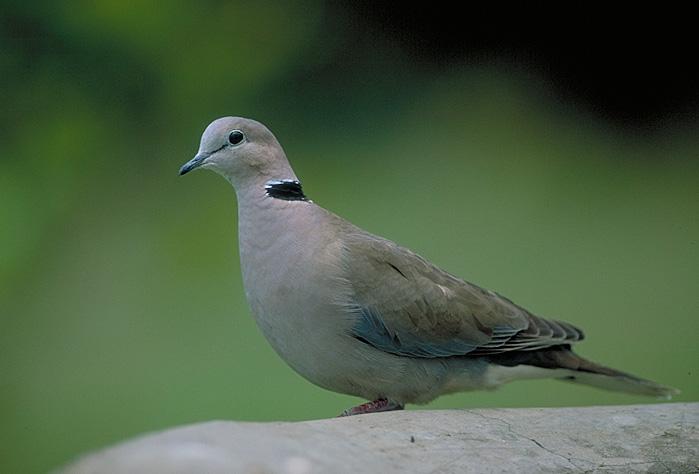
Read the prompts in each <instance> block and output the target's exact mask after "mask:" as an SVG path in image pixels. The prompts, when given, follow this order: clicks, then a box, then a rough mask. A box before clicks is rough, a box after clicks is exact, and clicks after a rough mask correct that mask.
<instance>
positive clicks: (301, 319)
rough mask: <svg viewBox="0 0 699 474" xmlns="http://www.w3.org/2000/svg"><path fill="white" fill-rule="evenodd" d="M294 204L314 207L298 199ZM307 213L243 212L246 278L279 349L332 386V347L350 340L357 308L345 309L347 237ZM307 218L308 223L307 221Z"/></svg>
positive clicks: (254, 306) (263, 325) (263, 326)
mask: <svg viewBox="0 0 699 474" xmlns="http://www.w3.org/2000/svg"><path fill="white" fill-rule="evenodd" d="M289 205H290V206H293V205H299V206H310V205H311V204H308V203H301V202H297V203H292V204H289ZM300 210H301V211H302V212H295V213H293V216H292V215H289V216H287V215H285V214H284V212H279V210H276V212H274V211H275V210H273V211H272V212H269V213H268V214H269V216H265V215H263V216H259V215H258V216H256V218H255V219H246V218H241V219H240V223H239V225H240V229H239V234H240V237H239V239H240V257H241V267H242V272H243V282H244V286H245V293H246V296H247V299H248V303H249V305H250V308H251V310H252V313H253V316H254V317H255V320H256V322H257V324H258V326H259V327H260V330H261V331H262V333H263V334H264V335H265V337H266V338H267V340H268V341H269V342H270V344H271V345H272V347H273V348H274V349H275V350H276V352H277V353H278V354H279V355H280V356H281V357H282V358H283V359H284V360H285V361H286V362H287V363H288V364H289V365H290V366H291V367H292V368H294V369H295V370H296V371H298V372H299V373H301V374H302V375H303V376H305V377H306V378H309V379H310V380H312V381H314V382H316V383H318V384H319V385H325V384H324V383H323V381H322V380H318V379H319V378H322V377H323V372H325V371H327V369H328V366H329V365H332V362H331V361H332V357H333V355H334V354H333V351H342V350H343V347H344V346H346V345H347V344H351V343H352V342H353V341H352V338H351V336H350V335H349V334H350V328H351V327H352V325H353V324H354V318H355V317H354V315H353V314H351V313H350V312H349V311H347V310H346V309H345V308H346V307H347V306H348V305H347V304H346V303H347V298H348V296H347V292H348V285H347V284H346V282H345V281H344V280H343V278H342V258H343V255H342V244H341V242H340V241H339V240H337V239H333V238H332V237H329V236H328V230H327V229H324V228H323V226H322V223H318V222H316V221H315V220H314V219H313V216H305V215H304V213H303V211H304V210H306V209H303V208H301V209H300ZM304 224H305V225H304Z"/></svg>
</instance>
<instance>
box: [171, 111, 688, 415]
mask: <svg viewBox="0 0 699 474" xmlns="http://www.w3.org/2000/svg"><path fill="white" fill-rule="evenodd" d="M198 169H209V170H212V171H214V172H216V173H218V174H219V175H221V176H223V177H224V178H225V179H226V180H227V181H228V182H229V183H230V184H231V185H232V187H233V188H234V190H235V193H236V197H237V202H238V244H239V252H240V266H241V270H242V276H243V286H244V291H245V296H246V298H247V301H248V304H249V307H250V310H251V312H252V314H253V317H254V319H255V321H256V323H257V326H258V327H259V329H260V330H261V332H262V334H263V335H264V336H265V338H266V339H267V341H268V342H269V343H270V345H271V346H272V347H273V349H274V350H275V352H276V353H277V354H278V355H279V356H280V357H281V358H282V359H283V360H284V361H285V362H286V363H287V364H288V365H289V366H290V367H291V368H292V369H293V370H295V371H296V372H297V373H299V374H300V375H301V376H303V377H304V378H305V379H307V380H308V381H310V382H312V383H313V384H315V385H318V386H320V387H322V388H325V389H327V390H330V391H334V392H338V393H343V394H348V395H353V396H357V397H360V398H362V399H364V400H367V402H366V403H362V404H360V405H358V406H355V407H352V408H348V409H347V410H345V411H343V412H342V413H341V416H349V415H359V414H366V413H375V412H384V411H391V410H401V409H403V408H404V407H405V405H406V404H425V403H428V402H430V401H432V400H434V399H436V398H437V397H439V396H441V395H444V394H449V393H456V392H463V391H471V390H479V389H494V388H497V387H498V386H500V385H502V384H504V383H507V382H510V381H514V380H521V379H545V378H553V379H559V380H565V381H570V382H577V383H581V384H586V385H590V386H595V387H598V388H603V389H609V390H615V391H621V392H627V393H632V394H641V395H648V396H654V397H658V398H665V399H668V398H670V397H671V396H672V395H674V394H677V393H679V391H678V390H676V389H674V388H672V387H668V386H664V385H660V384H658V383H655V382H653V381H650V380H645V379H642V378H639V377H636V376H634V375H631V374H628V373H625V372H622V371H619V370H616V369H613V368H609V367H606V366H603V365H600V364H598V363H595V362H592V361H590V360H588V359H585V358H583V357H581V356H579V355H578V354H577V353H575V352H574V351H573V349H572V347H573V345H575V344H576V343H578V342H580V341H582V340H583V339H584V337H585V336H584V333H583V331H582V330H581V329H579V328H578V327H576V326H574V325H573V324H570V323H567V322H564V321H560V320H554V319H546V318H544V317H541V316H538V315H536V314H534V313H532V312H530V311H528V310H527V309H525V308H523V307H522V306H519V305H517V304H516V303H514V302H512V301H510V300H509V299H507V298H506V297H504V296H502V295H500V294H498V293H496V292H494V291H491V290H488V289H485V288H481V287H480V286H477V285H475V284H473V283H469V282H467V281H465V280H463V279H461V278H459V277H457V276H454V275H452V274H450V273H448V272H446V271H444V270H442V269H440V268H439V267H437V266H436V265H434V264H432V263H430V262H429V261H428V260H426V259H425V258H423V257H421V256H420V255H418V254H417V253H414V252H413V251H411V250H409V249H407V248H405V247H402V246H400V245H398V244H396V243H395V242H393V241H391V240H388V239H385V238H382V237H379V236H377V235H374V234H371V233H369V232H367V231H365V230H363V229H361V228H359V227H357V226H355V225H354V224H352V223H350V222H348V221H347V220H345V219H343V218H341V217H340V216H338V215H336V214H334V213H332V212H330V211H328V210H326V209H325V208H323V207H321V206H320V205H318V204H316V203H315V202H313V201H312V200H310V199H309V198H308V197H307V196H306V195H305V193H304V191H303V187H302V185H301V182H300V181H299V179H298V177H297V176H296V174H295V173H294V171H293V169H292V167H291V165H290V164H289V160H288V159H287V157H286V154H285V152H284V150H283V148H282V146H281V145H280V143H279V141H278V140H277V138H276V137H275V136H274V134H273V133H272V132H271V131H270V130H269V129H268V128H267V127H266V126H265V125H263V124H262V123H260V122H257V121H255V120H252V119H248V118H243V117H222V118H219V119H216V120H214V121H213V122H211V124H209V125H208V127H206V129H205V130H204V132H203V134H202V137H201V141H200V145H199V149H198V152H197V153H196V155H195V156H194V158H192V159H191V160H189V161H188V162H187V163H185V164H184V165H183V166H182V167H181V168H180V171H179V174H180V175H184V174H186V173H189V172H191V171H192V170H198Z"/></svg>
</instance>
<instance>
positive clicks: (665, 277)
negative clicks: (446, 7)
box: [0, 1, 699, 472]
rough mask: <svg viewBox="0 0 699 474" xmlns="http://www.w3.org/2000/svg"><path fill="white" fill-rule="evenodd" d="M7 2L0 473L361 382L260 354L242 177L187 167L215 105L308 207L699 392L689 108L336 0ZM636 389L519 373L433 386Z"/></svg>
mask: <svg viewBox="0 0 699 474" xmlns="http://www.w3.org/2000/svg"><path fill="white" fill-rule="evenodd" d="M129 5H131V6H129ZM243 5H244V6H243ZM1 24H2V30H0V32H1V34H2V37H1V38H0V39H1V40H2V43H1V45H0V48H1V49H0V71H1V79H0V81H1V82H0V84H1V86H2V88H1V90H0V94H1V96H0V97H1V100H2V109H3V111H2V115H1V116H0V120H1V123H0V160H1V163H2V171H1V172H0V193H1V194H0V197H1V198H2V199H1V200H0V222H1V223H2V224H1V225H2V229H1V230H0V472H41V471H46V470H48V469H49V468H51V467H55V466H57V465H60V464H61V463H65V462H67V461H68V460H70V459H71V458H73V457H74V456H76V455H78V454H79V453H81V452H84V451H86V450H91V449H95V448H98V447H100V446H104V445H106V444H108V443H112V442H115V441H118V440H122V439H124V438H127V437H130V436H133V435H135V434H138V433H142V432H145V431H149V430H156V429H160V428H164V427H169V426H174V425H178V424H182V423H191V422H197V421H203V420H211V419H233V420H304V419H312V418H324V417H332V416H334V415H336V414H338V413H339V412H340V411H341V410H342V409H344V408H347V407H349V406H351V405H354V404H357V403H359V402H361V400H358V399H355V398H352V397H348V396H344V395H339V394H335V393H330V392H327V391H324V390H322V389H320V388H318V387H315V386H313V385H311V384H310V383H308V382H306V381H305V380H303V379H302V378H300V377H299V376H298V375H296V374H295V373H294V372H293V371H292V370H291V369H289V368H288V367H287V366H286V365H285V364H284V362H283V361H281V360H280V359H279V358H278V357H277V356H276V355H275V354H274V353H273V352H272V350H271V348H270V347H269V345H268V344H267V342H266V341H265V340H264V339H263V337H262V335H261V334H260V333H259V331H258V330H257V328H256V327H255V325H254V322H253V320H252V318H251V316H250V314H249V311H248V308H247V305H246V302H245V300H244V295H243V289H242V284H241V277H240V273H239V265H238V253H237V236H236V231H237V230H236V202H235V195H234V193H233V191H232V190H231V189H230V188H229V186H228V185H227V183H225V182H224V181H223V180H222V179H221V178H219V177H218V176H216V175H214V174H211V173H195V174H193V175H188V176H186V178H180V177H178V175H177V170H178V168H179V166H180V165H181V164H182V163H184V162H185V161H187V160H188V159H189V158H190V157H191V156H192V155H193V154H194V153H195V151H196V149H197V146H198V141H199V137H200V134H201V132H202V131H203V129H204V127H205V126H206V125H207V124H208V123H209V122H210V121H211V120H213V119H214V118H217V117H220V116H223V115H242V116H248V117H252V118H256V119H258V120H260V121H262V122H264V123H266V124H267V125H268V126H269V127H270V128H271V129H272V130H273V131H274V132H275V134H276V135H277V137H278V138H279V140H280V142H281V143H282V144H283V145H284V146H285V149H286V151H287V154H288V155H289V157H290V160H291V161H292V164H293V166H294V167H295V169H296V171H297V174H298V175H299V176H300V177H301V179H302V180H303V181H304V185H305V189H306V192H307V194H308V195H309V196H310V197H311V198H312V199H314V200H315V201H316V202H317V203H319V204H320V205H322V206H325V207H327V208H329V209H331V210H333V211H335V212H336V213H338V214H340V215H342V216H344V217H346V218H348V219H349V220H351V221H353V222H354V223H356V224H358V225H360V226H362V227H364V228H366V229H368V230H370V231H372V232H374V233H377V234H380V235H383V236H386V237H388V238H391V239H393V240H396V241H397V242H399V243H401V244H403V245H405V246H408V247H410V248H412V249H414V250H415V251H417V252H419V253H420V254H422V255H424V256H425V257H427V258H429V259H430V260H432V261H434V262H435V263H437V264H438V265H440V266H442V267H444V268H445V269H447V270H449V271H450V272H452V273H455V274H457V275H460V276H462V277H464V278H466V279H468V280H471V281H474V282H476V283H478V284H480V285H482V286H485V287H488V288H491V289H494V290H496V291H499V292H501V293H503V294H505V295H507V296H509V297H510V298H512V299H513V300H515V301H516V302H518V303H520V304H522V305H524V306H525V307H527V308H529V309H531V310H532V311H534V312H536V313H538V314H541V315H544V316H550V317H557V318H561V319H564V320H567V321H571V322H573V323H575V324H577V325H579V326H581V327H583V328H584V329H585V330H586V332H587V335H588V340H587V341H585V342H584V343H583V344H581V345H580V346H578V350H579V352H580V353H582V354H583V355H585V356H588V357H590V358H591V359H593V360H597V361H601V362H604V363H607V364H609V365H611V366H614V367H618V368H622V369H624V370H627V371H629V372H632V373H635V374H638V375H640V376H644V377H647V378H650V379H653V380H657V381H659V382H662V383H665V384H669V385H673V386H676V387H679V388H680V389H682V391H683V392H682V395H680V396H679V397H677V400H678V401H692V400H694V401H696V400H697V399H699V384H698V383H697V373H696V368H697V361H699V348H698V347H699V346H698V345H697V343H696V337H697V335H698V333H699V331H698V329H699V323H698V322H697V316H698V315H699V297H698V296H697V292H698V290H699V289H698V288H697V282H698V281H699V280H698V277H699V245H698V240H699V218H698V217H699V194H698V191H697V190H698V189H699V179H698V177H699V160H697V156H698V150H699V133H697V132H698V131H699V127H698V126H697V122H696V121H691V120H690V121H686V120H672V119H668V120H665V121H664V122H662V123H661V124H660V125H658V126H655V127H652V128H650V129H646V130H643V131H638V130H637V129H627V128H624V127H622V126H619V125H618V124H617V123H614V122H611V121H609V120H607V119H606V118H605V117H604V116H603V115H601V114H597V113H596V111H595V110H594V107H586V106H585V105H584V104H582V103H580V102H576V101H575V100H572V99H571V98H570V97H568V96H567V95H566V94H565V93H564V92H562V91H561V90H560V89H559V88H557V87H554V86H553V85H552V83H551V81H550V80H549V78H548V77H547V75H546V74H545V73H543V72H542V71H540V70H536V69H534V68H528V67H527V65H526V64H524V65H521V64H512V63H511V62H508V61H500V60H498V58H497V57H493V58H491V59H492V60H490V59H489V58H485V60H483V59H481V60H480V61H477V62H473V63H471V62H469V61H466V60H454V61H447V66H444V65H442V67H431V66H430V65H429V64H426V63H425V61H423V60H416V58H415V57H414V55H413V54H411V53H410V51H406V50H405V49H404V48H402V47H401V44H400V42H397V41H395V40H394V38H393V37H392V36H391V34H390V33H386V32H382V31H381V30H380V29H375V28H371V27H369V26H366V25H363V24H361V21H359V20H358V19H357V17H356V16H351V15H349V14H347V12H345V11H344V10H343V8H342V7H341V6H337V5H332V4H331V5H328V4H322V3H308V2H304V3H302V4H297V3H295V2H279V3H276V4H274V3H265V2H259V3H258V2H247V3H245V4H238V3H229V2H170V3H168V4H167V6H165V5H164V4H157V3H156V2H153V3H146V4H134V5H132V4H130V3H124V2H116V1H108V2H101V3H99V4H97V5H95V4H93V3H92V2H70V3H68V2H65V3H63V4H62V3H61V2H55V3H48V2H46V3H44V2H39V3H36V4H35V5H32V4H30V2H28V3H27V4H24V5H22V4H8V5H6V6H5V7H4V13H3V18H2V23H1ZM649 402H653V400H648V399H645V398H640V397H634V396H629V395H623V394H616V393H608V392H603V391H598V390H595V389H592V388H586V387H583V386H574V385H570V384H566V383H560V382H555V381H532V382H519V383H513V384H510V385H508V386H506V387H503V388H502V389H500V390H498V391H495V392H487V393H485V392H478V393H467V394H459V395H453V396H447V397H444V398H442V399H440V400H438V401H436V402H434V403H432V404H430V405H429V406H428V408H461V407H523V406H564V405H565V406H567V405H593V404H621V403H649ZM411 408H415V407H411Z"/></svg>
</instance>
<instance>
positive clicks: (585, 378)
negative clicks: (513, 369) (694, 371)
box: [561, 351, 680, 400]
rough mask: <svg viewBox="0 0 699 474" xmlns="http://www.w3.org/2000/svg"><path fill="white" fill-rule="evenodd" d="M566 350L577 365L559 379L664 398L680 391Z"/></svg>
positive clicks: (667, 398)
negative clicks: (568, 373)
mask: <svg viewBox="0 0 699 474" xmlns="http://www.w3.org/2000/svg"><path fill="white" fill-rule="evenodd" d="M567 352H568V354H569V358H571V359H573V360H574V363H575V365H577V367H576V368H572V370H571V374H570V375H567V376H565V377H563V378H562V379H561V380H565V381H568V382H575V383H581V384H585V385H590V386H592V387H597V388H602V389H605V390H613V391H615V392H625V393H632V394H636V395H646V396H649V397H656V398H660V399H664V400H670V399H671V398H672V396H673V395H678V394H679V393H680V391H679V390H677V389H676V388H673V387H668V386H667V385H661V384H659V383H656V382H653V381H652V380H647V379H642V378H640V377H636V376H635V375H631V374H627V373H626V372H622V371H620V370H616V369H612V368H610V367H605V366H603V365H600V364H597V363H595V362H592V361H590V360H587V359H584V358H582V357H580V356H579V355H577V354H575V353H574V352H572V351H567Z"/></svg>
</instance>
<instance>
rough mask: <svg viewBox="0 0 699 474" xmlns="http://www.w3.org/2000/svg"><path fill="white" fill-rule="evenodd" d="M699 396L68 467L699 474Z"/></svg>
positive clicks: (196, 435) (261, 426)
mask: <svg viewBox="0 0 699 474" xmlns="http://www.w3.org/2000/svg"><path fill="white" fill-rule="evenodd" d="M698 425H699V403H688V404H683V403H674V404H661V405H637V406H636V405H634V406H608V407H587V408H541V409H540V408H528V409H503V410H449V411H403V412H390V413H378V414H371V415H361V416H354V417H349V418H335V419H329V420H317V421H305V422H298V423H240V422H232V421H213V422H208V423H200V424H195V425H189V426H183V427H180V428H174V429H171V430H167V431H163V432H160V433H154V434H149V435H145V436H142V437H139V438H136V439H134V440H131V441H127V442H125V443H122V444H119V445H117V446H114V447H111V448H107V449H105V450H103V451H99V452H96V453H93V454H89V455H87V456H85V457H83V458H81V459H79V460H78V461H77V462H76V463H74V464H73V465H71V466H68V467H67V468H65V472H68V473H136V472H147V473H160V472H167V473H184V472H186V473H190V472H192V473H194V472H196V473H204V472H205V473H234V472H235V473H238V472H240V473H289V474H305V473H320V472H333V473H341V472H352V473H356V472H377V473H382V474H383V473H392V472H400V473H403V472H417V473H429V472H439V473H443V472H454V473H471V472H473V473H475V472H478V473H483V472H498V473H501V472H511V473H525V472H537V473H539V472H555V473H566V472H605V473H607V472H625V473H626V472H653V473H656V472H657V473H660V472H672V473H676V472H699V434H698V433H697V431H698V430H699V428H698Z"/></svg>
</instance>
